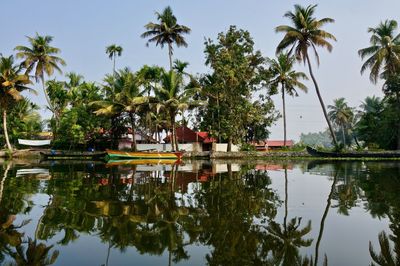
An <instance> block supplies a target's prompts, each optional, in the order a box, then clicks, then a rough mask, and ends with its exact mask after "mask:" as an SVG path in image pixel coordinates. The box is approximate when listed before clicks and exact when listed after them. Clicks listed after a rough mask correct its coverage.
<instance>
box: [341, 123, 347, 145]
mask: <svg viewBox="0 0 400 266" xmlns="http://www.w3.org/2000/svg"><path fill="white" fill-rule="evenodd" d="M342 138H343V146H346V136H345V135H344V125H342Z"/></svg>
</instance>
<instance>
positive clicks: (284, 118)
mask: <svg viewBox="0 0 400 266" xmlns="http://www.w3.org/2000/svg"><path fill="white" fill-rule="evenodd" d="M282 104H283V108H282V110H283V146H284V147H286V105H285V85H284V84H283V83H282Z"/></svg>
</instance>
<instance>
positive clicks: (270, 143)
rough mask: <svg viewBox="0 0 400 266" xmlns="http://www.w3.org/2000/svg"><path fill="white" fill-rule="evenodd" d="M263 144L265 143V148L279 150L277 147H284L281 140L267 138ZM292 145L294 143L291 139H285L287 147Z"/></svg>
mask: <svg viewBox="0 0 400 266" xmlns="http://www.w3.org/2000/svg"><path fill="white" fill-rule="evenodd" d="M265 144H266V147H267V150H279V149H282V148H283V147H285V145H284V141H283V140H267V141H266V143H265ZM293 145H294V141H293V140H287V141H286V147H287V148H290V147H293Z"/></svg>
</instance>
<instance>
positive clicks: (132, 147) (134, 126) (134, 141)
mask: <svg viewBox="0 0 400 266" xmlns="http://www.w3.org/2000/svg"><path fill="white" fill-rule="evenodd" d="M129 117H130V119H131V127H132V145H131V149H132V151H136V150H137V145H136V123H135V117H134V116H133V114H132V113H129Z"/></svg>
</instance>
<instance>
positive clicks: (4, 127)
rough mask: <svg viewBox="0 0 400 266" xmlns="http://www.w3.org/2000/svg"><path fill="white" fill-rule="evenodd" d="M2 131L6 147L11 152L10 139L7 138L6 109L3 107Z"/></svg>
mask: <svg viewBox="0 0 400 266" xmlns="http://www.w3.org/2000/svg"><path fill="white" fill-rule="evenodd" d="M3 131H4V137H5V139H6V144H7V149H9V150H10V152H12V151H13V149H12V147H11V144H10V139H9V138H8V132H7V111H6V109H5V108H4V109H3Z"/></svg>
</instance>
